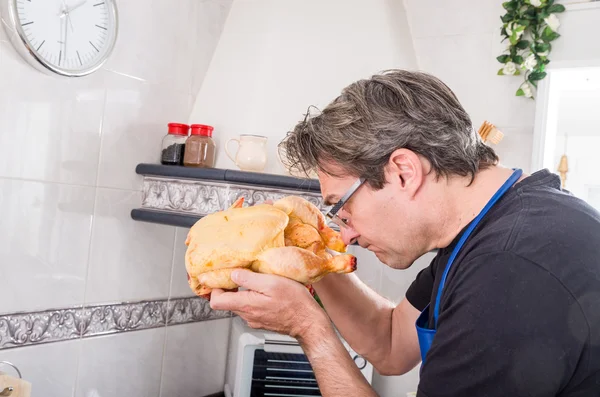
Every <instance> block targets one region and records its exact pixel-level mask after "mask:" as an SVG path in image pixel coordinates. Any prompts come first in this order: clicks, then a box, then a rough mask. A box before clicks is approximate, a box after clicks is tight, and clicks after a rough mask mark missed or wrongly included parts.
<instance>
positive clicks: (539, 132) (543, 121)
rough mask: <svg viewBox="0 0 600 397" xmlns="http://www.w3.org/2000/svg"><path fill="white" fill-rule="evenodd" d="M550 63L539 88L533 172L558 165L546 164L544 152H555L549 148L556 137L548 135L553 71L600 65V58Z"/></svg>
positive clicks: (532, 163) (532, 160)
mask: <svg viewBox="0 0 600 397" xmlns="http://www.w3.org/2000/svg"><path fill="white" fill-rule="evenodd" d="M550 65H551V66H550V67H549V68H548V69H547V70H546V72H547V73H548V74H547V76H546V78H545V79H544V80H542V81H540V83H539V85H538V90H537V96H536V106H535V121H534V127H533V148H532V153H531V171H532V172H535V171H537V170H540V169H542V168H548V166H552V167H556V166H557V164H553V165H549V164H544V161H545V160H546V159H545V156H544V154H545V152H546V151H551V152H554V150H553V148H552V150H549V149H550V148H549V147H548V146H549V145H552V146H553V142H554V140H555V139H556V137H548V136H547V135H546V131H547V121H548V115H549V109H550V108H551V107H552V106H553V105H554V103H552V101H553V99H552V74H553V72H556V71H560V70H565V69H576V68H593V67H600V59H598V60H585V61H558V62H552V63H550ZM554 171H555V170H554V169H550V172H554Z"/></svg>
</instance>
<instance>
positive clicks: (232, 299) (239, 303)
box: [210, 288, 247, 311]
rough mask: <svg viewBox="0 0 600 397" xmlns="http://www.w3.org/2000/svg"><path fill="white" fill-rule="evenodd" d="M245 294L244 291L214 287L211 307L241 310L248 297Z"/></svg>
mask: <svg viewBox="0 0 600 397" xmlns="http://www.w3.org/2000/svg"><path fill="white" fill-rule="evenodd" d="M243 295H245V294H244V293H243V292H225V291H223V290H222V289H218V288H217V289H213V290H212V295H211V297H210V307H211V309H213V310H226V311H239V310H241V309H242V307H243V305H244V304H245V300H246V299H247V297H245V296H243Z"/></svg>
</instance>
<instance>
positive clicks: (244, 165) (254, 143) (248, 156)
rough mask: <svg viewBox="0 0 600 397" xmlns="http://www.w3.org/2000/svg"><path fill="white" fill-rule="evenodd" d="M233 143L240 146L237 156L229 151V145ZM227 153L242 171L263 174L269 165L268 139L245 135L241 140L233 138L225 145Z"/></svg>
mask: <svg viewBox="0 0 600 397" xmlns="http://www.w3.org/2000/svg"><path fill="white" fill-rule="evenodd" d="M232 141H235V142H237V144H238V150H237V152H236V153H235V155H232V154H231V152H230V151H229V143H230V142H232ZM225 153H227V156H229V158H230V159H231V161H233V162H234V163H235V165H237V166H238V167H239V169H240V170H242V171H254V172H261V171H263V170H264V169H265V166H266V165H267V137H265V136H261V135H249V134H243V135H240V137H239V138H231V139H229V140H228V141H227V143H226V144H225Z"/></svg>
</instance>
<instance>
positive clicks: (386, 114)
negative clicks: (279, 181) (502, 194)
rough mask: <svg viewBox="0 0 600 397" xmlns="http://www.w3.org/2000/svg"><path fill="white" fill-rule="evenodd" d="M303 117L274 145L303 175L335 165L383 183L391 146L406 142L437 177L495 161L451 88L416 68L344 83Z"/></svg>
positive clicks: (371, 181)
mask: <svg viewBox="0 0 600 397" xmlns="http://www.w3.org/2000/svg"><path fill="white" fill-rule="evenodd" d="M310 110H311V108H309V110H308V112H307V114H306V117H305V119H304V120H303V121H301V122H299V123H298V124H297V125H296V126H295V128H294V129H293V131H291V132H289V133H288V134H287V136H286V138H285V139H284V140H283V141H282V142H281V143H280V144H279V150H280V154H281V158H282V160H283V161H284V163H285V165H286V166H288V167H289V168H290V169H293V170H297V171H301V172H304V173H305V174H307V175H308V174H309V173H310V172H311V171H315V170H317V169H318V170H321V171H323V172H325V173H327V174H329V175H332V176H340V175H336V173H335V172H334V171H333V170H331V169H330V168H331V167H329V169H328V167H327V164H335V165H337V166H338V167H340V168H341V169H342V170H343V171H344V173H346V174H347V175H350V176H355V177H362V178H365V179H366V180H367V183H369V185H371V187H373V188H374V189H381V188H382V187H383V186H384V185H385V173H384V168H385V166H386V164H387V163H388V161H389V157H390V155H391V154H392V153H393V152H394V151H395V150H397V149H400V148H406V149H409V150H411V151H413V152H415V153H417V154H419V155H421V156H423V157H424V158H426V159H427V160H428V161H429V162H430V163H431V166H432V169H433V171H434V172H435V173H436V177H438V178H439V177H440V176H445V177H448V176H450V175H460V176H470V177H471V182H472V181H473V179H474V177H475V174H476V173H477V171H478V170H480V169H484V168H487V167H489V166H491V165H494V164H497V163H498V156H497V155H496V153H495V152H494V150H493V149H492V148H490V147H489V146H487V145H486V144H485V143H483V141H482V140H481V138H480V137H479V135H478V134H476V133H475V131H474V130H473V125H472V123H471V119H470V118H469V115H468V114H467V112H466V111H465V110H464V108H463V107H462V105H461V104H460V102H459V101H458V99H457V97H456V95H454V93H453V92H452V90H451V89H450V88H448V86H447V85H446V84H444V83H443V82H442V81H440V80H439V79H437V78H435V77H433V76H431V75H429V74H426V73H422V72H411V71H405V70H388V71H384V72H382V73H381V74H377V75H374V76H372V77H371V78H370V79H367V80H360V81H357V82H355V83H353V84H351V85H349V86H348V87H346V88H345V89H344V90H343V91H342V93H341V95H340V96H339V97H338V98H336V99H335V100H334V101H333V102H331V103H330V104H329V105H328V106H327V107H326V108H325V109H323V111H322V112H320V114H318V115H311V114H310V113H311V111H310Z"/></svg>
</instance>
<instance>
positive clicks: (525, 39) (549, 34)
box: [496, 0, 565, 99]
mask: <svg viewBox="0 0 600 397" xmlns="http://www.w3.org/2000/svg"><path fill="white" fill-rule="evenodd" d="M502 6H503V7H504V9H505V10H506V14H504V15H503V16H502V17H501V19H502V22H503V23H504V24H503V25H502V30H501V34H502V36H503V37H504V39H502V42H504V41H505V40H507V39H508V41H509V44H508V46H507V48H506V50H505V51H504V53H503V54H502V55H500V56H499V57H497V58H496V59H497V60H498V62H500V63H502V64H504V66H503V67H502V68H501V69H500V70H499V71H498V74H499V75H503V76H517V75H520V74H523V75H524V78H525V81H524V82H523V84H521V86H520V87H519V89H518V90H517V93H516V95H517V96H525V97H527V98H531V99H533V97H534V95H533V91H534V88H537V83H538V81H540V80H542V79H543V78H544V77H546V71H545V69H546V65H547V64H548V63H550V59H548V55H549V54H550V51H551V50H552V45H551V44H550V42H551V41H554V40H556V39H557V38H559V37H560V35H559V34H558V28H559V26H560V21H559V20H558V17H557V16H556V14H557V13H561V12H564V11H565V7H564V6H563V5H562V4H554V0H512V1H507V2H505V3H503V4H502Z"/></svg>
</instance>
